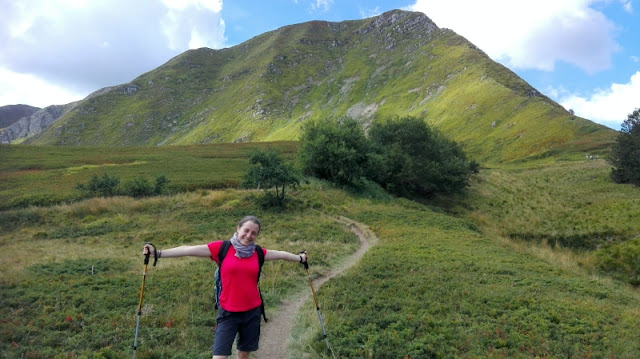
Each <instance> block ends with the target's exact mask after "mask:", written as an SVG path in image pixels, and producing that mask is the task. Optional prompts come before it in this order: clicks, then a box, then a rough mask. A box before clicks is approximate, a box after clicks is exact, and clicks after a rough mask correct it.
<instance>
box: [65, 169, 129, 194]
mask: <svg viewBox="0 0 640 359" xmlns="http://www.w3.org/2000/svg"><path fill="white" fill-rule="evenodd" d="M119 184H120V179H119V178H118V177H115V176H114V177H109V175H108V174H106V173H105V174H104V175H103V176H102V177H98V175H97V174H96V173H94V174H93V176H91V179H90V180H89V182H87V183H86V184H82V183H78V184H76V187H75V188H76V189H78V190H80V191H82V192H85V193H87V194H88V195H89V196H91V197H112V196H115V195H117V194H118V192H119V190H118V185H119Z"/></svg>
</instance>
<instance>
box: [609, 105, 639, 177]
mask: <svg viewBox="0 0 640 359" xmlns="http://www.w3.org/2000/svg"><path fill="white" fill-rule="evenodd" d="M608 161H609V163H610V164H611V165H612V166H613V167H614V168H613V169H612V170H611V178H612V179H613V180H614V181H615V182H617V183H633V184H634V185H636V186H640V109H638V108H636V109H635V110H634V111H633V112H632V113H630V114H629V115H628V116H627V119H626V120H625V121H624V122H623V123H622V129H621V131H620V134H618V138H617V140H616V143H615V144H614V145H613V149H612V151H611V155H610V157H609V158H608Z"/></svg>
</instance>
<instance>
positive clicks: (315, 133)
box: [298, 118, 370, 185]
mask: <svg viewBox="0 0 640 359" xmlns="http://www.w3.org/2000/svg"><path fill="white" fill-rule="evenodd" d="M369 149H370V146H369V142H368V140H367V138H366V136H365V134H364V130H363V129H362V127H361V126H360V124H358V122H356V121H355V120H353V119H350V118H343V119H340V120H338V121H335V120H333V119H325V120H320V121H317V122H309V123H307V124H306V125H305V126H304V128H303V132H302V136H301V138H300V150H299V152H298V161H299V163H300V166H301V168H302V172H303V174H305V175H309V176H313V177H316V178H319V179H326V180H328V181H331V182H335V183H338V184H347V185H349V184H353V183H354V182H357V181H359V180H360V178H361V177H362V176H363V175H364V174H365V168H366V166H367V162H368V156H369V154H370V150H369Z"/></svg>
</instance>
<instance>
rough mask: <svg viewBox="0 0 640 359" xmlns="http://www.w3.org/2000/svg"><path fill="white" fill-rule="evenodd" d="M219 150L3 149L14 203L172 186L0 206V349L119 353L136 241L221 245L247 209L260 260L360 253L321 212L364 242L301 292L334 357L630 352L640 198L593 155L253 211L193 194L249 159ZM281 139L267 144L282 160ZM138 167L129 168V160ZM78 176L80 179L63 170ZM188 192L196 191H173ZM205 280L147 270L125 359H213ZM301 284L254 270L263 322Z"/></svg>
mask: <svg viewBox="0 0 640 359" xmlns="http://www.w3.org/2000/svg"><path fill="white" fill-rule="evenodd" d="M271 145H272V146H273V144H271ZM235 146H238V147H234V146H232V145H229V146H228V147H227V146H220V147H215V146H198V147H175V148H159V149H153V151H152V150H151V149H149V151H148V152H147V149H144V148H139V149H135V151H134V149H128V148H123V149H117V150H113V149H110V151H103V150H102V151H101V150H100V149H95V150H93V152H92V153H90V154H86V152H89V150H85V151H84V152H85V154H82V152H83V151H79V150H78V149H76V148H50V149H49V148H33V147H28V146H27V147H22V146H7V147H2V148H0V151H3V152H2V153H3V155H4V157H5V158H6V161H5V163H3V164H2V166H6V167H2V168H0V169H1V171H0V175H1V176H2V181H1V182H0V186H3V187H2V191H1V192H0V195H2V196H5V197H3V198H9V199H12V198H20V197H21V196H24V195H25V193H26V192H27V189H29V188H34V189H38V188H41V192H40V193H42V194H44V195H46V194H63V195H64V196H68V194H69V193H72V192H74V191H75V190H74V189H73V186H74V185H75V184H76V183H79V182H81V183H85V182H86V181H87V180H88V179H89V178H90V176H92V174H93V173H95V167H94V166H105V167H106V168H108V170H109V171H108V172H109V173H111V175H110V176H117V177H119V178H123V179H126V180H130V179H133V178H136V177H138V176H139V175H140V174H138V173H132V172H130V171H131V168H132V167H135V166H144V168H145V169H146V170H147V172H145V173H147V174H148V173H154V172H155V171H154V170H153V169H156V170H157V172H155V173H166V175H167V177H168V178H170V179H171V182H170V186H169V187H170V188H171V187H172V186H179V187H178V188H182V189H183V191H177V192H176V193H174V194H171V195H164V196H156V197H149V198H141V199H135V198H132V197H121V196H120V197H119V196H116V197H109V198H92V199H86V200H76V201H70V202H69V203H63V204H58V205H53V206H28V207H24V208H23V207H18V206H15V205H14V206H11V207H5V208H4V209H3V210H2V211H0V262H1V263H2V264H3V265H2V266H0V282H1V283H2V286H3V287H2V288H3V289H2V291H1V292H0V303H1V304H0V320H1V323H2V326H1V329H0V330H1V333H2V335H1V336H0V337H1V338H2V340H1V341H0V354H1V355H2V356H4V357H11V358H14V357H17V358H20V357H25V358H66V357H87V358H120V357H128V356H130V355H131V345H132V343H133V335H134V328H135V317H136V309H137V304H138V294H139V290H140V284H141V282H140V281H141V277H142V275H141V271H142V266H143V264H142V262H143V261H142V260H143V257H142V254H141V248H142V245H143V243H144V242H146V241H150V242H152V243H154V244H155V245H156V246H157V247H159V248H163V247H169V246H175V245H179V244H196V243H206V242H208V241H211V240H218V239H227V237H229V236H230V234H231V231H232V229H233V227H234V226H235V223H236V221H237V220H238V219H239V218H240V217H242V216H243V215H245V214H248V213H251V214H255V215H257V216H258V217H260V218H261V220H262V223H263V225H264V231H263V232H262V233H261V236H260V242H261V244H262V245H264V246H265V247H266V248H278V249H283V250H288V251H299V250H301V249H306V250H307V251H308V253H309V255H310V263H311V270H312V276H318V275H320V274H321V273H325V272H326V271H329V270H331V269H332V268H334V267H335V266H336V265H337V264H338V263H340V262H341V261H342V260H343V259H344V258H346V257H347V256H348V255H349V254H350V253H352V252H354V251H355V250H356V248H357V247H358V245H359V243H358V240H357V238H356V237H355V236H354V235H353V233H352V232H351V231H350V230H349V228H347V227H345V226H344V225H342V224H340V223H338V222H336V221H334V220H333V219H332V218H333V217H335V216H346V217H348V218H351V219H353V220H355V221H358V222H360V223H362V224H363V225H366V226H368V227H369V229H370V230H372V231H373V232H374V233H375V234H376V236H377V237H378V238H379V242H378V243H377V244H376V245H375V246H374V247H372V248H371V249H370V250H369V252H368V253H367V254H366V255H365V256H364V257H363V259H362V260H361V262H359V263H358V264H357V265H356V266H355V267H352V269H350V270H349V271H347V272H346V273H343V274H342V275H340V276H339V277H337V278H335V279H333V280H331V281H329V282H327V283H325V285H323V286H322V287H321V288H319V290H318V295H319V303H320V306H321V309H322V312H323V316H324V320H325V326H326V329H327V332H328V337H329V341H330V343H331V345H332V348H333V350H334V352H335V354H336V356H337V357H340V358H379V357H392V358H430V357H436V358H437V357H443V358H444V357H459V358H478V357H482V358H503V357H509V358H535V357H540V358H542V357H548V358H551V357H583V358H588V357H593V358H600V357H614V358H636V357H640V343H639V342H638V341H637V327H638V325H640V311H639V310H638V302H639V300H640V294H638V292H637V290H636V289H635V287H634V286H635V285H637V284H638V283H637V280H638V273H639V272H638V267H637V264H635V263H636V262H634V258H638V254H637V253H638V252H637V251H638V248H639V247H640V246H639V245H638V241H639V240H640V239H639V237H638V236H639V235H640V221H638V220H637V219H638V215H637V214H638V213H640V207H639V206H640V193H639V192H638V190H637V187H635V186H633V185H618V184H615V183H613V182H612V181H611V179H610V177H609V174H610V172H609V171H610V168H609V166H608V165H607V164H606V162H605V161H604V160H603V159H598V160H588V159H584V156H583V157H582V159H581V160H579V161H565V162H563V161H558V160H557V159H556V162H555V163H554V162H549V158H541V159H540V160H539V161H537V162H526V163H520V164H511V165H503V166H500V167H490V168H483V169H480V171H479V173H478V174H477V175H476V176H473V177H471V179H470V182H469V187H468V189H467V191H464V192H463V193H460V194H457V195H455V196H454V197H447V198H442V197H438V196H436V197H433V198H431V199H430V200H429V202H428V203H425V204H421V203H417V202H414V201H410V200H407V199H401V198H394V197H393V196H391V195H389V194H387V193H386V192H385V191H384V190H383V189H382V188H380V187H379V186H377V185H375V184H374V183H371V182H367V183H366V184H365V185H363V186H360V187H356V188H350V189H340V188H337V187H335V186H334V185H333V184H331V183H328V182H324V181H318V180H307V181H303V182H301V184H300V185H299V186H297V187H296V188H295V189H293V188H292V189H291V190H288V192H287V193H288V195H287V198H288V199H289V203H288V205H287V207H285V208H281V209H279V210H278V211H273V210H270V209H265V208H263V207H262V206H260V201H259V198H260V195H261V194H262V191H244V190H237V189H217V190H216V189H207V188H206V187H207V186H210V185H211V184H212V183H214V181H215V183H218V185H220V186H222V184H224V183H235V185H236V186H238V185H239V184H240V180H241V178H242V176H243V174H244V173H246V171H247V169H248V168H249V163H248V161H247V159H248V154H249V153H250V151H251V150H252V147H249V146H246V145H235ZM296 146H297V145H295V144H291V143H283V144H280V145H279V146H274V147H278V148H279V149H280V150H281V154H282V156H283V157H285V158H287V159H289V160H291V159H293V157H294V154H295V149H296ZM265 148H266V147H262V149H265ZM5 150H7V151H5ZM129 151H131V152H129ZM134 152H137V156H134V155H133V154H134ZM27 154H29V155H27ZM84 156H86V157H84ZM92 156H95V157H92ZM35 158H38V160H35ZM136 158H138V160H143V161H145V162H144V163H141V164H136V165H131V163H133V162H135V160H136ZM18 163H24V164H25V166H27V167H21V165H19V164H18ZM29 163H31V164H29ZM167 163H171V164H174V163H175V164H176V167H178V168H177V169H173V167H174V166H173V165H172V166H167V165H166V164H167ZM36 164H37V166H39V167H37V169H36V170H29V169H28V168H29V166H36ZM83 166H88V167H87V168H88V170H86V171H84V172H82V173H83V175H84V176H86V177H84V178H80V177H78V176H76V175H74V173H76V172H74V171H79V170H77V168H83ZM201 166H203V167H204V168H201ZM14 168H16V169H14ZM162 168H164V171H160V169H162ZM72 169H73V170H72ZM150 169H151V171H149V170H150ZM169 171H170V172H169ZM65 173H66V174H68V175H67V176H65V175H64V174H65ZM43 179H45V180H44V181H43ZM54 179H57V180H54ZM5 180H6V181H5ZM7 183H8V184H7ZM176 184H177V185H176ZM196 185H198V186H202V187H189V186H196ZM188 187H189V188H198V189H195V190H193V191H184V189H187V188H188ZM173 188H176V187H173ZM64 196H62V197H63V198H66V199H65V201H68V199H69V198H70V197H64ZM3 203H4V202H3ZM214 269H215V265H213V264H212V263H211V262H210V261H208V260H206V259H196V258H182V259H162V258H161V259H160V261H159V262H158V265H157V266H156V267H151V266H149V274H148V276H147V287H146V291H145V300H144V307H143V313H142V317H141V332H140V336H139V346H138V351H137V357H139V358H143V359H144V358H179V357H184V358H210V357H211V352H210V343H211V341H212V339H213V327H214V325H215V323H214V314H215V313H214V311H213V309H212V306H213V292H212V290H213V289H212V288H213V283H212V276H213V271H214ZM305 274H306V273H304V271H303V270H302V268H301V267H300V266H299V265H296V264H293V263H285V262H282V263H275V262H271V263H267V264H266V265H265V268H264V277H263V278H262V280H261V288H262V291H263V294H264V295H265V300H266V304H267V314H268V315H276V312H277V308H278V304H279V303H280V302H281V301H282V300H285V299H288V298H291V296H292V295H294V294H295V293H297V292H300V291H308V290H309V287H308V285H307V283H306V281H305V279H306V276H305ZM296 323H297V327H296V328H295V329H294V331H293V335H294V338H293V340H292V344H291V345H292V346H293V350H292V351H291V352H292V353H296V355H298V354H299V353H303V354H302V356H303V357H306V358H323V357H324V358H328V357H331V354H329V353H327V352H326V349H325V344H324V341H323V340H322V334H321V330H320V328H319V323H318V320H317V317H316V313H315V308H314V307H313V304H312V302H308V303H305V305H304V306H303V309H302V310H301V311H300V312H299V313H298V318H297V320H296ZM296 357H299V356H296Z"/></svg>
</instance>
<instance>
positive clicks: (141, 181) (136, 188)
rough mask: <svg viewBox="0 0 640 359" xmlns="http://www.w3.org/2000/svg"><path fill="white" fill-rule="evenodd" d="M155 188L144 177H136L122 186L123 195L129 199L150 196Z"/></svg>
mask: <svg viewBox="0 0 640 359" xmlns="http://www.w3.org/2000/svg"><path fill="white" fill-rule="evenodd" d="M154 192H155V187H154V186H153V185H152V184H151V183H150V182H149V181H148V180H147V179H146V178H144V177H136V178H134V179H132V180H131V181H129V182H127V183H125V184H124V188H123V194H124V195H127V196H129V197H134V198H141V197H149V196H152V195H153V194H154Z"/></svg>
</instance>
